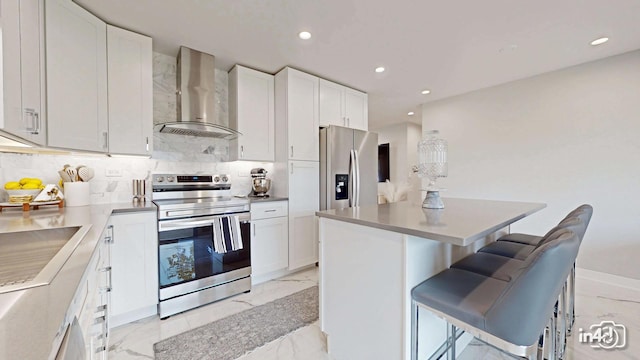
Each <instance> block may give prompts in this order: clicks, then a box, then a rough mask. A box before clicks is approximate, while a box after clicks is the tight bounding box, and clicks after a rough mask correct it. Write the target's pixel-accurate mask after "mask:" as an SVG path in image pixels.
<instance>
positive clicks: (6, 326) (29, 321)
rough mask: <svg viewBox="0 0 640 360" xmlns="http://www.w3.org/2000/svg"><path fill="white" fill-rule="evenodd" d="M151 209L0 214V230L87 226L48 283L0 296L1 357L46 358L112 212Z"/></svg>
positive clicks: (71, 209) (82, 208) (128, 205)
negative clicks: (84, 233)
mask: <svg viewBox="0 0 640 360" xmlns="http://www.w3.org/2000/svg"><path fill="white" fill-rule="evenodd" d="M134 211H135V212H137V211H156V207H155V205H153V203H151V202H146V203H142V204H133V203H119V204H104V205H90V206H79V207H65V208H62V209H58V208H57V207H41V208H40V209H39V210H31V211H29V212H24V213H23V212H22V211H20V210H3V211H2V212H0V232H3V233H8V232H15V231H29V230H38V229H47V228H55V227H66V226H77V225H87V224H91V228H90V229H89V232H88V233H87V234H86V235H85V236H84V238H83V239H82V241H81V242H80V243H79V244H78V246H77V247H76V249H75V250H74V251H73V253H72V255H71V256H70V257H69V258H68V259H67V261H66V262H65V264H64V265H63V267H62V268H61V269H60V271H59V272H58V274H57V275H56V276H55V278H54V279H53V281H52V282H51V284H49V285H46V286H39V287H35V288H31V289H26V290H19V291H13V292H9V293H4V294H0V359H46V358H48V356H49V353H50V352H51V350H52V349H51V346H52V343H53V340H54V337H55V336H56V333H57V332H58V331H59V328H60V326H61V325H62V322H63V320H64V316H65V313H66V311H67V308H68V307H69V304H70V303H71V300H72V299H73V296H74V294H75V292H76V289H77V287H78V285H79V283H80V280H81V279H82V275H83V274H84V271H85V269H86V267H87V265H88V263H89V261H90V260H91V257H92V255H93V252H94V250H95V249H96V246H97V244H98V241H99V240H100V235H101V234H102V231H103V230H104V228H105V226H106V225H107V222H108V220H109V216H111V214H112V213H122V212H134Z"/></svg>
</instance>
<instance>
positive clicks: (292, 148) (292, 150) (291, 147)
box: [291, 145, 293, 157]
mask: <svg viewBox="0 0 640 360" xmlns="http://www.w3.org/2000/svg"><path fill="white" fill-rule="evenodd" d="M291 157H293V145H291Z"/></svg>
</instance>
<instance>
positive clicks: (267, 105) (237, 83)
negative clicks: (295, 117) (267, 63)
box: [229, 66, 275, 161]
mask: <svg viewBox="0 0 640 360" xmlns="http://www.w3.org/2000/svg"><path fill="white" fill-rule="evenodd" d="M274 91H275V89H274V79H273V75H270V74H266V73H263V72H260V71H256V70H253V69H249V68H245V67H242V66H235V67H234V68H233V69H232V70H231V73H230V75H229V104H230V109H229V122H230V125H231V127H234V126H235V128H236V129H238V131H239V132H240V133H242V135H240V136H238V138H237V139H235V140H233V141H232V142H231V144H230V155H231V158H232V159H234V160H253V161H274V160H275V110H274Z"/></svg>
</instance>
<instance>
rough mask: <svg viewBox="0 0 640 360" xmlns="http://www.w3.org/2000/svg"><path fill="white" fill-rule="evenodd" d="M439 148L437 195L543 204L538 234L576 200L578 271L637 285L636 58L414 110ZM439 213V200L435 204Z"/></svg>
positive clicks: (535, 227) (526, 223) (639, 151)
mask: <svg viewBox="0 0 640 360" xmlns="http://www.w3.org/2000/svg"><path fill="white" fill-rule="evenodd" d="M422 114H423V122H422V128H423V129H424V130H429V129H438V130H440V133H441V136H442V137H443V138H445V139H447V140H448V142H449V154H448V158H449V176H448V178H445V179H441V180H438V184H441V185H443V186H444V187H446V188H447V189H448V191H447V192H446V193H445V195H446V196H451V197H468V198H484V199H501V200H516V201H533V202H544V203H546V204H547V208H546V209H544V210H542V211H540V212H538V213H537V214H534V215H532V216H530V217H528V218H526V219H524V220H522V221H520V222H518V223H517V224H515V225H514V226H513V227H512V231H518V232H528V233H538V234H543V233H544V232H546V230H548V229H549V228H551V227H552V226H553V225H555V224H556V223H557V222H558V221H560V220H561V218H562V217H564V215H565V214H566V213H567V212H569V211H570V210H572V209H573V208H575V207H577V206H578V205H580V204H583V203H589V204H592V205H593V207H594V215H593V218H592V221H591V224H590V226H589V229H588V230H587V233H586V236H585V239H584V242H583V244H582V247H581V249H580V254H579V257H578V266H580V267H583V268H587V269H590V270H595V271H601V272H607V273H611V274H616V275H621V276H626V277H630V278H635V279H640V266H638V264H637V261H638V259H640V205H639V204H638V200H640V51H634V52H631V53H627V54H623V55H619V56H615V57H610V58H607V59H604V60H600V61H596V62H591V63H586V64H582V65H579V66H574V67H571V68H567V69H563V70H559V71H555V72H551V73H547V74H543V75H539V76H535V77H532V78H528V79H524V80H520V81H515V82H511V83H508V84H504V85H500V86H496V87H492V88H488V89H484V90H480V91H475V92H472V93H468V94H464V95H461V96H457V97H452V98H448V99H444V100H441V101H437V102H432V103H427V104H424V105H423V111H422ZM445 206H446V203H445Z"/></svg>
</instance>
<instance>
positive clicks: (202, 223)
mask: <svg viewBox="0 0 640 360" xmlns="http://www.w3.org/2000/svg"><path fill="white" fill-rule="evenodd" d="M207 225H213V221H212V220H206V221H180V222H177V223H171V224H163V223H160V224H159V225H158V228H159V230H160V231H163V230H174V229H188V228H193V227H199V226H207Z"/></svg>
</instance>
